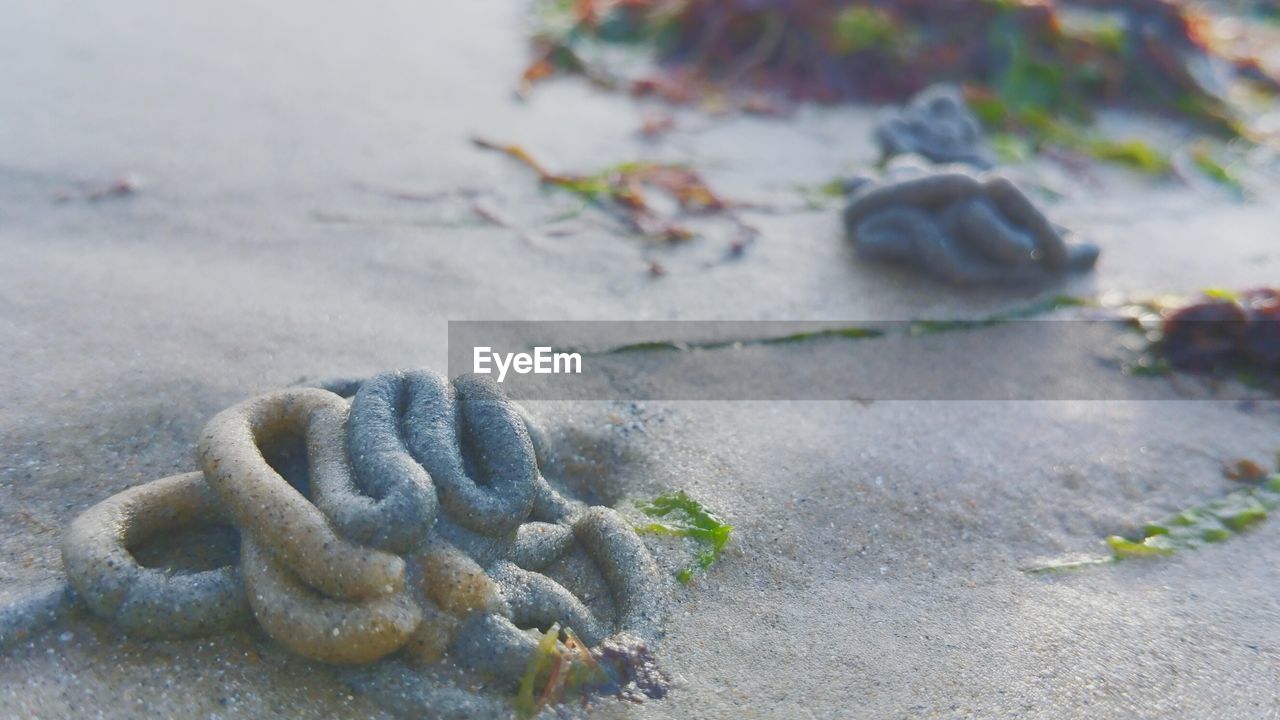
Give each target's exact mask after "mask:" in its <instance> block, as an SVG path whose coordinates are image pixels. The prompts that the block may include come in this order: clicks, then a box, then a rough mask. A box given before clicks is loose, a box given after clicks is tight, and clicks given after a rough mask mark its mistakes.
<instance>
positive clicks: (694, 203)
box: [472, 138, 750, 243]
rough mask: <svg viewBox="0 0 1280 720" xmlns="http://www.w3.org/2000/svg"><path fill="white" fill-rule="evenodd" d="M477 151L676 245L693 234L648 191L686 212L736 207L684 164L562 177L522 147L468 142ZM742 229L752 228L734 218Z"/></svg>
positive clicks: (637, 165) (625, 166) (619, 167)
mask: <svg viewBox="0 0 1280 720" xmlns="http://www.w3.org/2000/svg"><path fill="white" fill-rule="evenodd" d="M472 143H473V144H475V145H476V146H477V147H480V148H484V149H487V150H497V151H498V152H501V153H503V154H505V155H507V156H509V157H511V158H514V159H515V160H518V161H519V162H520V163H522V164H523V165H525V166H526V167H528V168H530V169H531V170H533V171H534V172H535V173H537V175H538V180H539V181H540V182H542V183H543V184H545V185H549V186H552V187H555V188H559V189H561V190H564V191H566V192H569V193H572V194H573V195H576V196H578V197H579V198H581V199H582V200H583V202H585V203H588V204H591V205H594V206H596V207H599V208H601V209H603V210H605V211H606V212H608V213H610V214H611V215H613V216H615V217H617V218H619V219H621V220H622V222H623V223H624V224H625V225H626V226H627V228H628V229H630V230H631V231H632V232H634V233H636V234H638V235H641V236H644V237H649V238H657V239H661V240H664V241H666V242H671V243H677V242H681V241H684V240H689V239H691V238H693V237H694V233H693V231H692V230H690V229H689V228H687V227H685V226H684V225H682V224H681V223H679V222H678V221H677V220H676V219H675V218H672V217H667V216H665V215H663V214H662V213H660V212H658V211H657V210H655V209H654V208H653V206H652V205H651V204H650V202H649V201H648V199H647V198H646V197H645V190H646V189H655V190H659V191H662V192H665V193H667V194H668V195H670V196H671V197H672V198H674V199H675V201H676V203H677V204H678V205H679V208H680V211H681V212H682V213H686V214H711V213H720V212H726V211H729V210H731V209H732V208H734V207H736V205H735V203H732V202H730V201H728V200H726V199H724V198H722V197H721V196H720V195H719V194H717V193H716V192H715V191H714V190H712V189H711V186H710V185H709V184H708V183H707V181H706V180H705V179H704V178H703V177H702V175H701V174H699V173H698V172H697V171H696V170H693V169H692V168H689V167H687V166H685V165H680V164H675V163H658V162H623V163H618V164H616V165H612V166H610V167H607V168H605V169H603V170H600V171H598V172H595V173H591V174H586V175H581V174H566V173H557V172H552V171H550V170H548V169H547V168H546V166H544V165H543V164H542V163H540V162H539V161H538V160H536V159H535V158H534V157H533V155H532V154H530V153H529V151H527V150H525V149H524V148H523V147H521V146H520V145H515V144H511V143H500V142H494V141H492V140H486V139H484V138H472ZM731 219H733V220H734V221H735V222H736V223H737V224H738V225H739V227H741V228H747V229H750V226H749V225H746V224H745V223H743V222H742V221H741V220H738V219H737V218H736V217H731Z"/></svg>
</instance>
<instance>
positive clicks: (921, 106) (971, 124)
mask: <svg viewBox="0 0 1280 720" xmlns="http://www.w3.org/2000/svg"><path fill="white" fill-rule="evenodd" d="M875 140H876V144H877V145H879V146H880V152H881V154H882V156H883V157H884V159H886V160H887V159H889V158H891V157H893V156H895V155H907V154H915V155H919V156H921V157H924V158H926V159H928V160H931V161H933V162H936V163H964V164H967V165H972V166H974V167H977V168H982V169H985V168H989V167H991V166H992V165H993V164H994V161H993V159H992V156H991V150H990V149H989V148H988V147H987V144H986V140H985V138H984V137H983V135H982V123H980V122H979V121H978V118H977V116H975V115H974V114H973V112H971V111H970V110H969V104H968V102H967V101H966V100H965V98H964V95H963V93H961V91H960V88H959V87H957V86H955V85H950V84H939V85H933V86H931V87H928V88H926V89H925V90H923V91H921V92H920V94H918V95H916V96H915V97H914V98H912V99H911V102H909V103H907V104H906V105H905V106H903V107H901V108H898V109H896V110H894V111H893V112H892V113H890V114H889V115H888V116H886V117H885V118H884V119H883V120H881V121H880V123H879V124H878V125H876V129H875Z"/></svg>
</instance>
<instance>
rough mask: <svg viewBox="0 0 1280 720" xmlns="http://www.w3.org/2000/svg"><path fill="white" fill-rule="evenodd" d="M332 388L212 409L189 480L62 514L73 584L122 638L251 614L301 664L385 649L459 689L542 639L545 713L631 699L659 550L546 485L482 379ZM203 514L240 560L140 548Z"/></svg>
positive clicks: (349, 660) (522, 434)
mask: <svg viewBox="0 0 1280 720" xmlns="http://www.w3.org/2000/svg"><path fill="white" fill-rule="evenodd" d="M335 389H340V390H345V391H347V392H350V393H353V394H354V398H353V399H351V400H350V401H348V399H346V398H344V397H343V396H341V395H338V394H336V393H334V392H330V391H328V390H324V389H319V388H293V389H288V390H282V391H278V392H273V393H268V394H266V395H263V396H260V397H257V398H254V399H251V400H248V401H246V402H243V403H241V404H239V405H236V406H234V407H232V408H230V409H228V410H225V411H223V412H222V413H219V414H218V415H217V416H215V417H214V418H213V419H212V420H211V421H210V422H209V424H208V426H207V427H206V428H205V430H204V432H203V434H202V436H201V439H200V444H199V449H198V457H199V460H200V465H201V471H198V472H191V473H186V474H183V475H175V476H173V477H169V478H164V479H162V480H157V481H154V482H151V483H147V484H145V485H141V486H138V487H134V488H130V489H129V490H126V491H124V492H122V493H120V494H119V495H116V496H114V497H112V498H108V499H107V500H105V501H103V502H102V503H99V504H98V505H96V506H95V507H93V508H91V509H89V510H88V511H86V512H85V513H84V514H82V515H81V516H80V517H78V518H76V520H75V521H74V522H73V523H72V524H71V527H70V528H69V530H68V532H67V533H66V535H65V537H64V542H63V559H64V564H65V567H66V571H67V575H68V579H69V581H70V583H71V585H72V586H73V587H74V588H75V590H76V592H77V593H78V594H79V595H80V596H81V597H82V598H83V599H84V601H85V602H86V603H87V604H88V606H89V607H90V608H91V609H92V610H93V611H94V612H95V613H96V614H98V615H99V616H101V617H102V618H104V619H106V620H108V621H109V622H111V623H113V624H114V625H116V626H118V627H120V628H122V629H124V630H126V631H128V632H132V633H137V634H141V635H145V636H151V637H172V636H193V635H204V634H208V633H213V632H217V631H220V630H223V629H226V628H229V627H231V626H234V625H237V624H241V623H244V622H248V621H249V620H250V618H252V619H254V620H256V621H257V623H258V624H259V625H260V626H261V627H262V628H263V630H265V631H266V633H267V634H268V635H269V636H271V637H272V638H273V639H274V640H275V641H277V642H279V643H280V644H282V645H284V646H285V647H287V648H289V649H290V650H292V651H293V652H296V653H298V654H300V655H304V656H306V657H309V658H312V659H315V660H319V661H322V662H326V663H334V664H360V663H369V662H372V661H375V660H378V659H379V658H382V657H385V656H388V655H390V654H392V653H400V654H401V655H402V656H403V657H405V658H409V659H412V660H415V661H417V662H419V663H423V664H426V665H430V666H432V667H433V668H436V671H435V672H437V673H444V674H443V675H440V677H447V676H448V673H449V672H452V673H454V676H455V679H454V680H453V686H454V687H455V688H456V687H459V686H462V687H469V686H471V685H474V684H475V683H474V680H475V678H487V679H488V681H490V682H493V683H496V684H497V685H498V686H500V687H502V688H505V689H506V690H508V691H511V690H515V689H516V686H517V684H519V683H521V682H522V679H524V678H525V674H526V669H527V668H528V667H529V666H530V663H531V662H533V661H534V660H535V659H536V656H537V655H538V653H539V644H540V642H541V643H542V644H543V645H547V646H549V647H550V648H551V651H553V652H554V653H555V654H556V657H558V658H561V660H560V665H561V666H563V667H561V668H560V670H559V671H558V672H559V674H558V675H557V676H556V678H555V679H554V682H555V683H558V684H556V685H555V686H554V687H553V686H552V685H550V684H548V685H546V687H544V692H542V693H541V694H540V697H541V698H542V700H543V701H544V703H545V702H548V701H555V700H558V699H560V698H562V697H565V694H566V693H567V692H570V691H574V692H586V691H588V690H603V691H612V692H616V693H617V694H622V693H623V692H624V691H625V692H633V691H635V687H634V685H635V683H634V682H630V681H628V680H627V679H626V677H624V675H626V673H635V672H640V671H641V670H642V668H630V669H624V670H625V672H623V671H622V670H619V669H618V668H617V666H616V663H615V662H613V659H616V657H617V656H618V654H619V653H618V648H619V647H627V648H632V649H633V650H634V653H635V656H636V657H638V658H645V659H646V662H647V661H648V658H649V656H648V655H647V652H648V650H647V648H650V647H652V646H653V644H654V643H655V642H656V640H657V639H658V635H659V619H660V614H661V605H660V595H661V589H660V588H661V583H660V582H659V580H658V577H657V571H656V568H655V566H654V563H653V560H652V558H651V557H650V556H649V553H648V551H647V549H646V548H645V546H644V544H643V543H642V542H641V540H640V538H639V537H638V536H637V535H636V533H635V531H633V530H632V529H631V527H630V526H629V525H628V524H627V522H626V521H624V520H623V519H622V517H621V516H620V515H618V514H617V513H616V512H614V511H613V510H610V509H608V508H605V507H588V506H585V505H583V504H581V503H578V502H576V501H572V500H570V499H568V498H565V497H564V496H562V495H560V494H559V493H558V492H557V491H556V490H554V489H553V488H552V487H551V485H550V484H549V483H548V482H547V480H546V479H545V478H544V477H543V476H542V474H541V472H540V471H539V469H538V464H537V460H536V458H535V452H534V447H533V441H532V440H531V438H530V434H529V432H528V429H527V426H526V424H525V421H524V420H523V417H522V415H521V413H520V411H519V409H518V408H517V407H516V406H515V405H514V404H513V403H512V402H511V401H510V400H508V399H507V398H506V397H505V396H504V395H503V394H502V393H501V391H500V390H499V389H498V387H497V385H495V384H494V383H493V382H492V381H491V380H489V379H488V378H486V377H482V376H462V377H459V378H458V379H456V380H455V381H454V382H452V383H451V382H449V381H448V380H447V379H445V378H443V377H441V376H439V375H436V374H434V373H431V372H426V371H411V372H397V373H387V374H383V375H378V376H375V377H373V378H371V379H369V380H368V381H365V382H356V383H346V384H344V385H343V386H342V387H341V388H338V387H335ZM202 524H222V525H230V526H231V527H234V528H235V529H236V530H237V531H238V533H239V536H240V555H239V562H238V563H234V564H231V565H226V566H223V567H219V568H216V569H213V570H208V571H204V572H196V573H182V572H173V570H172V569H166V568H163V567H148V566H144V565H143V564H141V563H139V562H138V560H137V559H136V558H135V555H134V550H135V549H136V548H137V547H138V546H139V545H141V544H143V543H145V542H146V541H147V540H148V539H154V538H157V537H160V536H164V535H169V534H172V533H174V532H178V531H182V530H186V529H190V528H193V527H195V526H198V525H202ZM552 627H554V628H557V631H556V632H554V633H552V634H551V636H550V637H549V638H548V637H547V636H545V635H544V634H543V632H544V631H547V630H548V628H552ZM545 652H547V651H546V650H545V648H544V654H545ZM446 658H447V661H446V662H444V663H441V661H442V660H445V659H446ZM565 658H567V659H565ZM606 660H608V662H605V661H606ZM579 666H581V667H579ZM441 668H444V669H441ZM584 668H585V669H584ZM571 670H572V671H573V672H572V673H571V672H570V671H571ZM473 675H474V678H473V677H472V676H473ZM645 677H649V676H647V675H646V676H645ZM469 678H470V679H469ZM566 678H575V680H574V682H567V681H566ZM539 680H540V682H548V683H549V682H550V681H549V680H548V679H547V678H545V677H544V678H540V679H539ZM524 681H525V682H528V680H527V679H526V680H524ZM650 694H653V693H650Z"/></svg>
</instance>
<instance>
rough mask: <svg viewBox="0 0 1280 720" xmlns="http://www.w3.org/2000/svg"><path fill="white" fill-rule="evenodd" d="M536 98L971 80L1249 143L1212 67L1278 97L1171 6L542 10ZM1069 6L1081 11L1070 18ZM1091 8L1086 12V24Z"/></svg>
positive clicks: (948, 0)
mask: <svg viewBox="0 0 1280 720" xmlns="http://www.w3.org/2000/svg"><path fill="white" fill-rule="evenodd" d="M538 7H539V8H540V9H541V10H542V13H541V22H540V27H539V28H538V29H537V31H536V32H535V34H534V38H533V46H534V54H533V58H532V60H531V62H530V65H529V67H528V68H527V69H526V71H525V72H524V74H523V76H522V78H521V88H522V90H527V89H528V88H529V86H531V85H532V84H533V83H534V82H537V81H539V80H541V79H544V78H546V77H549V76H551V75H553V74H556V73H559V72H564V73H572V74H578V75H582V76H585V77H587V78H588V79H590V80H591V81H592V82H595V83H597V84H599V85H602V86H605V87H610V88H620V89H626V90H629V91H630V92H632V93H634V94H657V95H660V96H662V97H663V98H665V99H667V100H670V101H672V102H679V103H688V102H695V101H699V100H702V101H706V100H707V99H715V101H716V102H717V104H718V105H720V106H723V104H724V103H725V102H726V99H728V101H729V102H732V101H733V100H732V96H733V95H735V93H734V91H735V90H737V89H739V88H742V87H746V88H747V92H746V93H736V95H738V96H745V99H742V100H741V102H740V107H741V108H742V109H744V110H750V109H752V107H753V106H758V105H759V104H760V103H758V102H753V100H752V99H751V98H752V97H753V96H758V94H759V93H761V92H764V93H771V94H774V95H776V96H785V97H787V98H792V99H805V100H818V101H822V102H839V101H843V100H850V99H857V100H892V101H901V100H903V99H905V98H907V97H909V96H910V95H912V94H914V93H916V92H918V91H919V90H921V89H923V88H924V87H926V86H928V85H930V84H933V83H935V82H966V83H973V84H975V85H978V86H981V87H984V88H986V89H988V90H991V91H993V92H994V93H996V94H998V95H999V96H1000V97H1001V98H1003V99H1004V100H1005V101H1007V102H1008V103H1010V104H1011V105H1012V106H1015V107H1016V108H1017V109H1018V110H1019V111H1026V110H1031V109H1035V110H1039V111H1043V112H1045V113H1047V114H1048V115H1050V116H1054V117H1059V116H1060V117H1070V118H1073V119H1075V120H1079V121H1085V120H1087V119H1088V118H1089V117H1090V116H1091V115H1092V113H1093V111H1094V110H1095V109H1096V108H1098V107H1100V106H1103V105H1108V104H1125V105H1128V106H1137V107H1141V108H1144V109H1153V110H1156V111H1161V112H1166V113H1171V114H1175V115H1177V116H1180V117H1185V118H1189V119H1191V120H1193V121H1195V122H1198V123H1200V124H1201V125H1203V126H1205V127H1208V128H1210V129H1213V130H1216V131H1220V132H1222V133H1224V134H1227V135H1232V136H1234V135H1239V134H1240V133H1241V131H1242V128H1241V124H1240V121H1239V119H1238V114H1239V113H1238V111H1237V110H1236V109H1235V108H1234V106H1232V105H1231V104H1230V102H1229V101H1228V100H1226V99H1225V98H1226V97H1228V95H1227V94H1226V93H1225V92H1223V90H1224V89H1223V88H1218V87H1209V86H1206V85H1204V84H1203V83H1202V82H1200V80H1199V76H1198V75H1197V73H1196V72H1195V71H1194V68H1195V66H1196V65H1197V64H1199V63H1203V62H1204V61H1205V59H1206V58H1209V59H1212V61H1214V62H1216V63H1218V64H1219V65H1221V66H1223V67H1225V68H1227V69H1228V70H1229V73H1230V77H1231V80H1232V81H1233V82H1238V83H1247V84H1250V85H1255V86H1258V87H1260V88H1261V89H1262V90H1263V91H1264V92H1270V93H1274V92H1275V90H1276V88H1277V86H1278V85H1280V83H1277V81H1276V80H1275V79H1274V78H1271V77H1269V76H1268V75H1267V74H1266V73H1265V72H1264V71H1263V70H1262V69H1261V67H1260V66H1259V64H1258V62H1257V61H1256V59H1255V58H1253V57H1249V56H1247V55H1242V54H1239V53H1235V52H1233V51H1231V50H1230V49H1229V48H1225V47H1220V46H1217V45H1215V44H1213V43H1210V42H1209V41H1208V39H1207V36H1208V33H1206V32H1205V26H1206V23H1205V22H1204V21H1203V20H1202V17H1201V15H1199V14H1198V13H1203V12H1204V11H1203V10H1199V9H1197V10H1192V9H1190V8H1188V7H1186V6H1184V5H1183V4H1181V3H1172V2H1162V1H1159V0H1072V1H1071V2H1066V1H1063V0H908V1H900V2H890V1H889V0H762V1H758V2H745V1H743V0H577V1H576V2H565V0H543V1H542V2H540V3H539V4H538ZM1066 9H1070V10H1071V12H1069V13H1068V12H1064V10H1066ZM1081 11H1083V12H1081ZM608 45H613V46H619V45H628V46H630V47H631V48H632V49H634V50H635V51H637V53H645V54H648V55H650V56H651V57H652V59H653V60H656V61H657V62H656V68H654V70H653V71H652V72H650V73H649V74H647V75H637V74H636V73H634V72H632V73H630V74H628V73H627V72H625V71H623V70H621V69H611V68H610V67H608V65H609V63H607V62H604V61H602V60H601V57H603V56H604V55H605V53H603V52H600V50H601V47H603V46H608Z"/></svg>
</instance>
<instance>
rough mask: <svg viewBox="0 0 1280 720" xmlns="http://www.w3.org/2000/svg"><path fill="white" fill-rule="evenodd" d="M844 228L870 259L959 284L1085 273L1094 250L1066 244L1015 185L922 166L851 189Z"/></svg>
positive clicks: (1084, 245) (1094, 257) (1095, 255)
mask: <svg viewBox="0 0 1280 720" xmlns="http://www.w3.org/2000/svg"><path fill="white" fill-rule="evenodd" d="M844 224H845V230H846V232H847V233H848V235H849V238H850V239H851V240H852V241H853V243H854V245H855V247H856V248H857V250H858V254H859V255H860V256H861V257H863V258H865V259H869V260H889V261H894V262H898V263H902V264H906V265H914V266H915V267H917V268H919V269H921V270H923V271H925V272H927V273H929V274H931V275H933V276H935V277H938V278H941V279H944V280H948V281H950V282H954V283H958V284H981V283H1000V282H1027V281H1035V280H1045V279H1050V278H1053V277H1057V276H1060V275H1062V274H1063V273H1067V272H1078V271H1084V270H1089V269H1090V268H1092V267H1093V265H1094V264H1095V263H1096V262H1097V259H1098V254H1099V250H1098V247H1097V246H1096V245H1092V244H1088V243H1069V242H1067V240H1066V239H1065V238H1064V235H1063V232H1062V231H1061V230H1060V229H1059V228H1057V227H1056V226H1054V225H1053V223H1051V222H1050V221H1049V220H1048V218H1047V217H1045V215H1044V213H1042V212H1040V210H1039V209H1037V208H1036V207H1035V205H1033V204H1032V202H1031V200H1030V199H1029V198H1027V196H1026V195H1025V194H1024V193H1023V192H1022V191H1021V190H1020V189H1019V188H1018V187H1017V186H1016V185H1014V184H1013V183H1012V182H1010V181H1009V180H1008V179H1006V178H1003V177H978V176H974V175H971V174H969V173H967V172H961V171H956V170H936V171H928V170H920V169H915V171H914V172H910V173H906V174H904V173H899V175H898V176H893V175H892V174H891V175H890V177H887V178H885V179H881V180H868V181H865V182H862V183H861V184H859V185H858V186H857V187H855V188H854V190H853V192H852V193H851V194H850V195H849V202H848V205H847V206H846V207H845V210H844Z"/></svg>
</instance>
